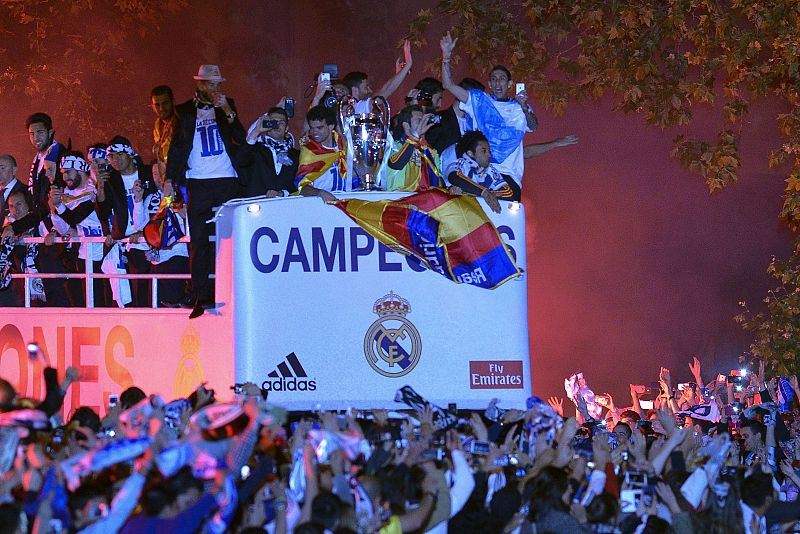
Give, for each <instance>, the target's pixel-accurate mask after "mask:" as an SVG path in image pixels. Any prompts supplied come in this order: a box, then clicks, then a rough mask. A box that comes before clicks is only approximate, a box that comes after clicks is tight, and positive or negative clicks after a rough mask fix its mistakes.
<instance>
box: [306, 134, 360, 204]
mask: <svg viewBox="0 0 800 534" xmlns="http://www.w3.org/2000/svg"><path fill="white" fill-rule="evenodd" d="M322 146H323V147H324V148H327V149H335V148H336V147H329V146H325V145H322ZM348 174H349V173H348ZM311 185H313V186H314V187H316V188H317V189H324V190H325V191H330V192H337V193H339V192H344V191H352V190H353V181H352V179H348V177H347V176H346V175H345V176H342V173H341V172H339V165H338V164H337V163H336V162H334V164H333V165H331V166H330V168H329V169H328V170H327V171H326V172H325V174H322V175H320V176H319V177H318V178H317V179H316V180H314V182H313V183H312V184H311Z"/></svg>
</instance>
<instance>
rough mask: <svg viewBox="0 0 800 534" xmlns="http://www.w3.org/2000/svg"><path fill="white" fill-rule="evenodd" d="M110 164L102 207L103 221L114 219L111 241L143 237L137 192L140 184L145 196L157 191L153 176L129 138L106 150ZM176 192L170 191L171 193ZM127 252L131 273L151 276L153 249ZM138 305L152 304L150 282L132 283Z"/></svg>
mask: <svg viewBox="0 0 800 534" xmlns="http://www.w3.org/2000/svg"><path fill="white" fill-rule="evenodd" d="M106 153H107V156H108V161H109V163H110V164H111V168H112V169H113V170H112V171H111V172H110V174H109V179H108V183H107V184H106V185H105V201H104V202H102V203H101V204H100V207H101V215H102V218H104V219H107V218H108V217H109V216H111V238H112V239H115V240H120V239H125V238H126V237H129V238H133V239H134V240H135V239H136V238H137V237H140V233H139V232H137V231H136V226H135V224H134V219H133V209H134V205H135V198H134V189H135V188H136V186H137V184H138V186H140V187H141V188H142V189H144V191H145V192H146V193H145V194H150V193H152V192H154V191H155V183H154V181H153V173H152V171H151V169H150V167H148V166H147V165H141V160H140V159H139V157H138V155H137V154H136V152H135V151H134V150H133V147H132V146H131V144H130V141H128V139H127V138H125V137H122V136H120V135H118V136H116V137H114V138H113V139H112V140H111V141H110V142H109V144H108V148H106ZM169 194H172V191H171V190H170V193H169ZM125 248H126V250H125V252H124V255H125V257H126V258H127V260H128V267H127V271H128V272H129V273H131V274H147V273H149V272H150V262H149V261H148V259H147V258H146V257H145V251H146V250H147V249H148V248H149V247H148V246H147V245H146V244H136V243H129V244H128V245H127V247H125ZM130 286H131V290H132V292H133V305H134V306H149V305H150V282H149V281H148V280H131V283H130Z"/></svg>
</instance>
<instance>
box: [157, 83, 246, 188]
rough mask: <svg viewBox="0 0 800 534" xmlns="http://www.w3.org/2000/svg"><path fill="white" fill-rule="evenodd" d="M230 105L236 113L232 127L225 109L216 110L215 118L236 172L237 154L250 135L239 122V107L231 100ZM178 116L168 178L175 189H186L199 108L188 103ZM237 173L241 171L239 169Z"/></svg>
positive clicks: (170, 147)
mask: <svg viewBox="0 0 800 534" xmlns="http://www.w3.org/2000/svg"><path fill="white" fill-rule="evenodd" d="M228 104H229V105H230V106H231V109H232V110H233V112H234V113H236V118H235V119H234V120H233V123H229V122H228V118H227V117H226V116H225V112H224V111H222V108H214V116H215V118H216V119H217V128H219V135H220V137H221V138H222V143H223V144H224V145H225V151H226V152H227V153H228V157H229V158H230V159H231V163H232V164H233V166H234V169H236V150H237V148H238V147H239V146H241V145H243V144H245V138H246V137H247V133H246V132H245V130H244V126H242V123H241V122H240V121H239V113H238V112H237V111H236V104H234V102H233V99H232V98H228ZM175 112H176V113H177V115H178V124H177V126H176V127H175V133H174V134H173V136H172V142H171V143H170V145H169V157H168V160H167V178H168V179H169V180H172V183H173V184H175V185H176V186H178V185H183V183H184V182H185V180H186V170H187V169H188V168H189V154H191V152H192V145H193V144H194V130H195V126H196V123H197V107H196V106H195V104H194V101H193V100H188V101H186V102H184V103H183V104H180V105H178V106H177V107H176V108H175ZM236 172H237V173H238V172H239V170H238V169H236Z"/></svg>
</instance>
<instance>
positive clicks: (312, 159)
mask: <svg viewBox="0 0 800 534" xmlns="http://www.w3.org/2000/svg"><path fill="white" fill-rule="evenodd" d="M333 140H334V142H335V143H336V146H337V148H336V149H332V148H326V147H324V146H322V145H321V144H319V143H317V142H316V141H314V140H313V139H308V141H306V143H305V144H304V145H303V146H302V147H301V148H300V163H299V164H298V167H297V176H296V177H295V179H294V185H295V187H297V190H298V191H299V190H301V189H302V188H303V186H305V185H308V184H311V183H314V180H316V179H317V178H319V177H320V176H322V175H323V174H325V173H326V172H328V169H330V168H331V166H332V165H335V164H337V165H339V176H342V177H345V176H347V147H346V146H345V144H344V139H342V137H341V136H340V135H339V134H338V133H336V132H333Z"/></svg>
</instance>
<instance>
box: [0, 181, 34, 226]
mask: <svg viewBox="0 0 800 534" xmlns="http://www.w3.org/2000/svg"><path fill="white" fill-rule="evenodd" d="M27 190H28V186H26V185H25V184H23V183H22V182H20V181H19V180H17V183H15V184H14V185H13V187H11V192H10V193H9V194H8V196H11V193H18V192H25V191H27ZM0 194H2V192H0ZM0 202H2V206H3V209H2V212H0V226H2V225H3V223H5V221H6V218H7V217H8V215H9V210H8V201H6V200H3V199H2V198H0Z"/></svg>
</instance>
